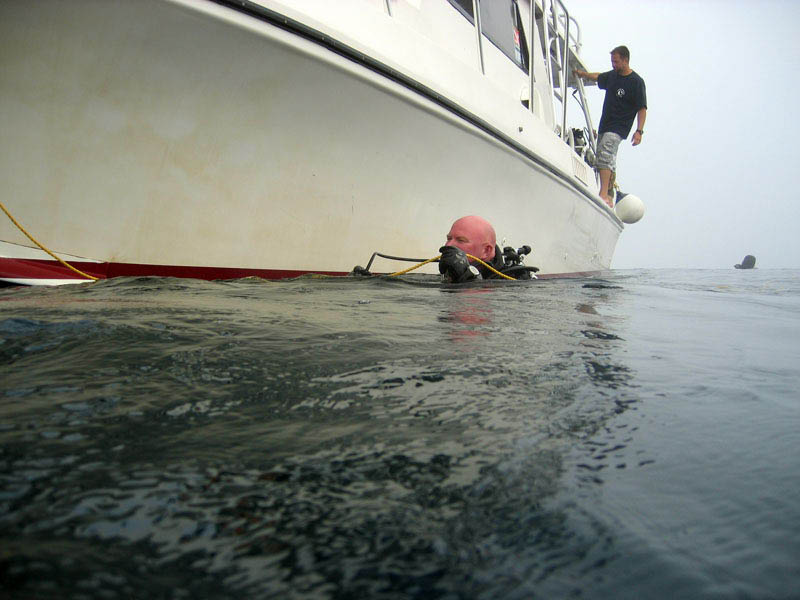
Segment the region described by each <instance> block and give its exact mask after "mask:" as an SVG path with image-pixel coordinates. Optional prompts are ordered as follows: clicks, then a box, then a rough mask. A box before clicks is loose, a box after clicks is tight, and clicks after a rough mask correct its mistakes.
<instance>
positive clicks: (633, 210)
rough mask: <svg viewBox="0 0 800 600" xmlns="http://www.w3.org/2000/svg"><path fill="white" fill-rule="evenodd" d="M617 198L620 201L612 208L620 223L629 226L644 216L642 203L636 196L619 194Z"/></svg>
mask: <svg viewBox="0 0 800 600" xmlns="http://www.w3.org/2000/svg"><path fill="white" fill-rule="evenodd" d="M619 196H620V199H619V200H617V203H616V205H615V206H614V212H615V213H617V216H618V217H619V220H620V221H622V222H623V223H627V224H628V225H631V224H632V223H636V222H637V221H638V220H639V219H641V218H642V217H643V216H644V202H642V201H641V199H640V198H639V197H638V196H634V195H633V194H619Z"/></svg>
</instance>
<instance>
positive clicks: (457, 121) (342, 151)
mask: <svg viewBox="0 0 800 600" xmlns="http://www.w3.org/2000/svg"><path fill="white" fill-rule="evenodd" d="M580 45H581V44H580V29H579V26H578V24H577V22H576V21H575V19H574V18H573V17H572V16H571V15H570V14H569V12H568V9H567V7H566V6H565V4H564V3H563V2H561V1H560V0H491V1H490V0H337V1H336V2H331V1H330V0H257V1H256V0H252V1H248V0H137V1H136V2H131V1H130V0H105V1H102V2H100V1H97V0H71V1H70V2H68V3H67V2H63V0H36V1H31V0H4V1H3V2H2V3H0V130H1V131H2V132H3V133H2V136H0V144H2V153H1V154H0V202H2V206H3V210H4V211H5V212H6V215H0V280H2V281H5V282H7V283H11V284H34V285H35V284H43V285H56V284H63V283H80V282H86V281H88V280H90V279H104V278H110V277H118V276H160V277H194V278H202V279H210V280H211V279H230V278H238V277H248V276H257V277H263V278H270V279H274V278H286V277H296V276H299V275H303V274H308V273H319V274H323V275H347V274H348V273H351V272H352V271H353V268H354V266H355V265H357V264H364V263H365V262H366V260H367V259H369V258H370V257H371V256H373V255H374V253H376V252H380V253H385V255H388V256H410V257H420V258H428V257H432V256H435V255H436V249H437V248H438V247H439V246H440V245H441V244H442V243H443V241H444V237H445V233H446V232H447V230H448V228H449V226H450V224H451V223H452V222H453V221H454V220H455V219H456V218H458V217H460V216H463V215H466V214H479V215H482V216H484V217H485V218H487V219H488V220H489V221H491V222H492V223H493V225H494V226H495V229H496V230H497V233H498V243H499V244H500V245H501V246H503V245H505V244H509V245H521V244H529V245H531V246H532V247H533V253H532V255H531V258H530V259H529V261H530V262H531V264H535V265H536V266H537V267H538V268H539V270H540V271H539V276H540V277H548V276H550V277H554V276H570V275H583V274H588V273H597V272H600V271H604V270H606V269H609V268H610V265H611V260H612V257H613V253H614V248H615V246H616V243H617V240H618V238H619V235H620V233H621V232H622V230H623V228H624V225H623V223H622V221H620V219H619V218H618V217H617V215H616V214H615V213H614V211H613V210H612V209H609V208H608V207H606V205H605V204H604V203H603V202H602V200H601V199H600V197H599V194H598V191H599V179H598V177H597V174H596V172H595V170H594V169H593V167H592V164H593V155H594V148H595V143H596V141H595V131H594V127H593V124H592V121H591V115H590V113H589V111H588V107H587V104H586V101H585V96H584V88H583V85H584V84H583V83H582V82H581V81H580V80H579V79H577V78H576V77H574V75H573V74H572V70H573V69H574V68H577V67H579V68H584V66H583V63H582V62H581V58H580ZM373 258H374V256H373ZM395 270H396V264H395V263H393V262H392V261H387V260H385V259H378V260H377V261H376V262H375V265H374V266H373V267H372V271H373V272H377V273H380V272H383V273H390V272H392V271H395ZM420 272H428V273H436V272H437V270H436V265H435V264H430V265H426V266H425V267H424V268H423V269H421V270H420Z"/></svg>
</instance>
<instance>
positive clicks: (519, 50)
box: [449, 0, 528, 73]
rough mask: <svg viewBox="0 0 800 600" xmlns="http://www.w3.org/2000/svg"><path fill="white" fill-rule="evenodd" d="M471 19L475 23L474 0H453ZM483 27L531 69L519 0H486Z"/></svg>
mask: <svg viewBox="0 0 800 600" xmlns="http://www.w3.org/2000/svg"><path fill="white" fill-rule="evenodd" d="M449 1H450V4H451V5H453V7H454V8H455V9H456V10H458V11H459V12H460V13H461V14H462V15H464V17H466V19H467V20H468V21H469V22H470V23H474V21H475V19H474V13H473V10H472V0H449ZM481 31H482V33H483V35H485V36H486V37H487V38H489V41H491V42H492V44H494V45H495V46H496V47H497V48H498V49H499V50H500V51H501V52H502V53H503V54H505V55H506V56H507V57H508V58H510V59H511V60H512V61H514V63H515V64H516V65H517V66H519V67H520V68H521V69H522V70H523V71H525V72H526V73H527V71H528V50H527V48H528V44H527V40H526V39H525V30H524V28H523V26H522V17H521V15H520V12H519V7H518V6H517V1H516V0H483V1H482V2H481Z"/></svg>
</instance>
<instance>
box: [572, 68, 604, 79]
mask: <svg viewBox="0 0 800 600" xmlns="http://www.w3.org/2000/svg"><path fill="white" fill-rule="evenodd" d="M572 72H573V73H575V75H576V76H578V77H580V78H581V79H591V80H592V81H597V78H598V77H600V73H589V72H587V71H584V70H583V69H575V70H574V71H572Z"/></svg>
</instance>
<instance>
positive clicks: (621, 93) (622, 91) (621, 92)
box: [617, 88, 625, 98]
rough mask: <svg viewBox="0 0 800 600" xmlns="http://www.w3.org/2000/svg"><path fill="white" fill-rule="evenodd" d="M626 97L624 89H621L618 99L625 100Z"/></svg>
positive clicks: (618, 91) (618, 92)
mask: <svg viewBox="0 0 800 600" xmlns="http://www.w3.org/2000/svg"><path fill="white" fill-rule="evenodd" d="M624 97H625V90H624V89H622V88H619V89H618V90H617V98H624Z"/></svg>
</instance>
